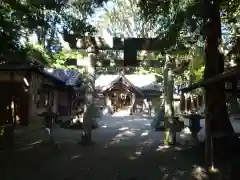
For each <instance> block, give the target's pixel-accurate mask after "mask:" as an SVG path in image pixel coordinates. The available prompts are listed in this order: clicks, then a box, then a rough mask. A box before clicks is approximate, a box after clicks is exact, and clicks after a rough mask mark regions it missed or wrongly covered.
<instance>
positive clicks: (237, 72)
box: [181, 66, 240, 93]
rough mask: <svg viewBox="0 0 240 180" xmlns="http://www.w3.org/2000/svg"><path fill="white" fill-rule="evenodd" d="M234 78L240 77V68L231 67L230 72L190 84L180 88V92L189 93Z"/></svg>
mask: <svg viewBox="0 0 240 180" xmlns="http://www.w3.org/2000/svg"><path fill="white" fill-rule="evenodd" d="M235 77H236V78H237V77H240V68H239V67H237V66H236V67H233V68H231V69H230V70H228V71H225V72H223V73H221V74H219V75H216V76H214V77H211V78H209V79H206V80H202V81H200V82H198V83H195V84H192V85H191V86H189V87H185V88H182V89H181V91H182V92H184V93H185V92H190V91H192V90H194V89H197V88H201V87H205V86H207V85H209V84H214V83H218V82H221V81H227V80H231V79H232V78H235Z"/></svg>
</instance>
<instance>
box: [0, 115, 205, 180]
mask: <svg viewBox="0 0 240 180" xmlns="http://www.w3.org/2000/svg"><path fill="white" fill-rule="evenodd" d="M149 121H150V120H149V119H147V118H142V117H141V118H140V117H132V116H131V117H122V119H119V117H118V118H116V119H114V118H113V117H111V118H108V117H106V118H105V119H103V120H102V121H100V123H99V125H100V128H99V129H97V130H95V131H94V132H93V139H94V140H95V142H96V144H94V145H92V146H89V147H82V146H80V145H78V141H79V140H80V131H71V130H65V129H61V128H59V127H56V128H55V133H54V136H55V139H56V141H57V144H58V147H59V149H60V151H56V150H54V149H52V148H51V147H50V145H49V144H47V143H44V142H46V140H47V137H46V136H45V135H44V133H43V132H42V131H41V130H40V129H39V130H34V131H29V133H24V134H21V135H18V136H16V147H15V152H14V154H13V155H11V157H12V159H13V165H12V168H11V170H10V172H11V173H12V175H13V177H11V179H14V180H15V179H16V180H28V179H29V180H31V179H34V180H43V179H44V180H64V179H65V180H127V179H131V178H132V179H136V180H173V179H174V177H175V179H178V180H187V179H191V178H190V177H191V173H192V171H193V169H196V167H198V166H199V165H200V164H201V161H200V158H199V154H198V151H196V149H191V148H183V147H182V146H177V147H175V148H173V147H166V146H163V145H162V143H161V141H162V137H161V135H160V133H159V132H153V131H151V129H150V126H149ZM129 122H130V123H129ZM4 156H5V155H4V154H3V153H1V162H4V158H3V157H4ZM5 157H6V156H5ZM8 164H9V163H8ZM2 165H4V163H2ZM197 169H198V168H197ZM0 171H2V172H0V174H1V175H4V174H6V173H5V172H9V169H8V171H5V167H1V169H0ZM1 179H4V178H1ZM202 179H203V178H202Z"/></svg>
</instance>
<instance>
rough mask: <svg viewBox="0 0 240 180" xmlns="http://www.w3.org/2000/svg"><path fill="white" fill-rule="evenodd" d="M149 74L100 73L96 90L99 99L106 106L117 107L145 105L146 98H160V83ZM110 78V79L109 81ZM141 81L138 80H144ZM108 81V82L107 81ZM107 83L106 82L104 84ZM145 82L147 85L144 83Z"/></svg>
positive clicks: (150, 99)
mask: <svg viewBox="0 0 240 180" xmlns="http://www.w3.org/2000/svg"><path fill="white" fill-rule="evenodd" d="M149 77H151V76H148V75H129V74H128V75H100V76H99V78H97V80H96V91H97V93H98V98H99V101H101V102H102V104H104V105H105V106H107V105H110V106H111V105H113V106H114V107H116V108H117V109H119V108H120V109H121V108H124V107H133V106H134V105H135V107H136V106H139V107H140V106H141V107H142V106H143V101H144V99H148V100H149V101H152V100H153V99H154V98H157V99H158V100H159V96H160V95H161V93H162V92H161V86H160V84H156V85H153V84H152V83H155V82H154V80H153V78H152V79H149ZM108 80H110V81H108ZM144 80H146V82H144V83H141V82H137V81H144ZM107 81H108V82H107ZM104 83H105V84H104ZM143 84H145V86H144V85H143Z"/></svg>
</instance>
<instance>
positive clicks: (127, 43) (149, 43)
mask: <svg viewBox="0 0 240 180" xmlns="http://www.w3.org/2000/svg"><path fill="white" fill-rule="evenodd" d="M64 40H65V41H67V42H69V44H76V45H74V46H73V45H70V47H71V48H74V49H78V50H85V49H87V48H88V47H92V49H93V51H95V52H96V51H99V50H102V51H104V50H115V51H118V50H123V51H124V59H123V60H114V61H115V62H116V65H117V66H119V67H124V66H125V67H138V66H144V67H162V66H163V63H162V62H160V61H156V60H141V61H140V60H138V59H137V53H138V51H139V50H149V51H159V49H158V46H159V43H161V42H160V40H159V39H156V38H125V39H122V38H117V37H113V38H112V43H110V44H108V43H106V41H105V40H104V39H103V38H101V37H92V36H84V37H81V38H78V37H76V36H75V35H71V34H67V35H66V34H65V35H64ZM110 62H111V60H108V59H106V60H104V61H103V62H102V64H101V65H97V66H98V67H107V66H109V65H110ZM68 64H71V65H76V62H75V63H74V62H73V61H71V62H68Z"/></svg>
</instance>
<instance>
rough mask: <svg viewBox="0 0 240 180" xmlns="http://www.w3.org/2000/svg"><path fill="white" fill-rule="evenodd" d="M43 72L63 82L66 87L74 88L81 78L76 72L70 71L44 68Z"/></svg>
mask: <svg viewBox="0 0 240 180" xmlns="http://www.w3.org/2000/svg"><path fill="white" fill-rule="evenodd" d="M44 70H45V72H46V73H48V74H51V75H52V76H54V77H55V78H57V79H59V80H61V81H63V82H64V83H65V85H67V86H76V85H77V84H78V83H79V80H80V78H81V74H80V73H79V72H78V71H75V70H71V69H53V68H44Z"/></svg>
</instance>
